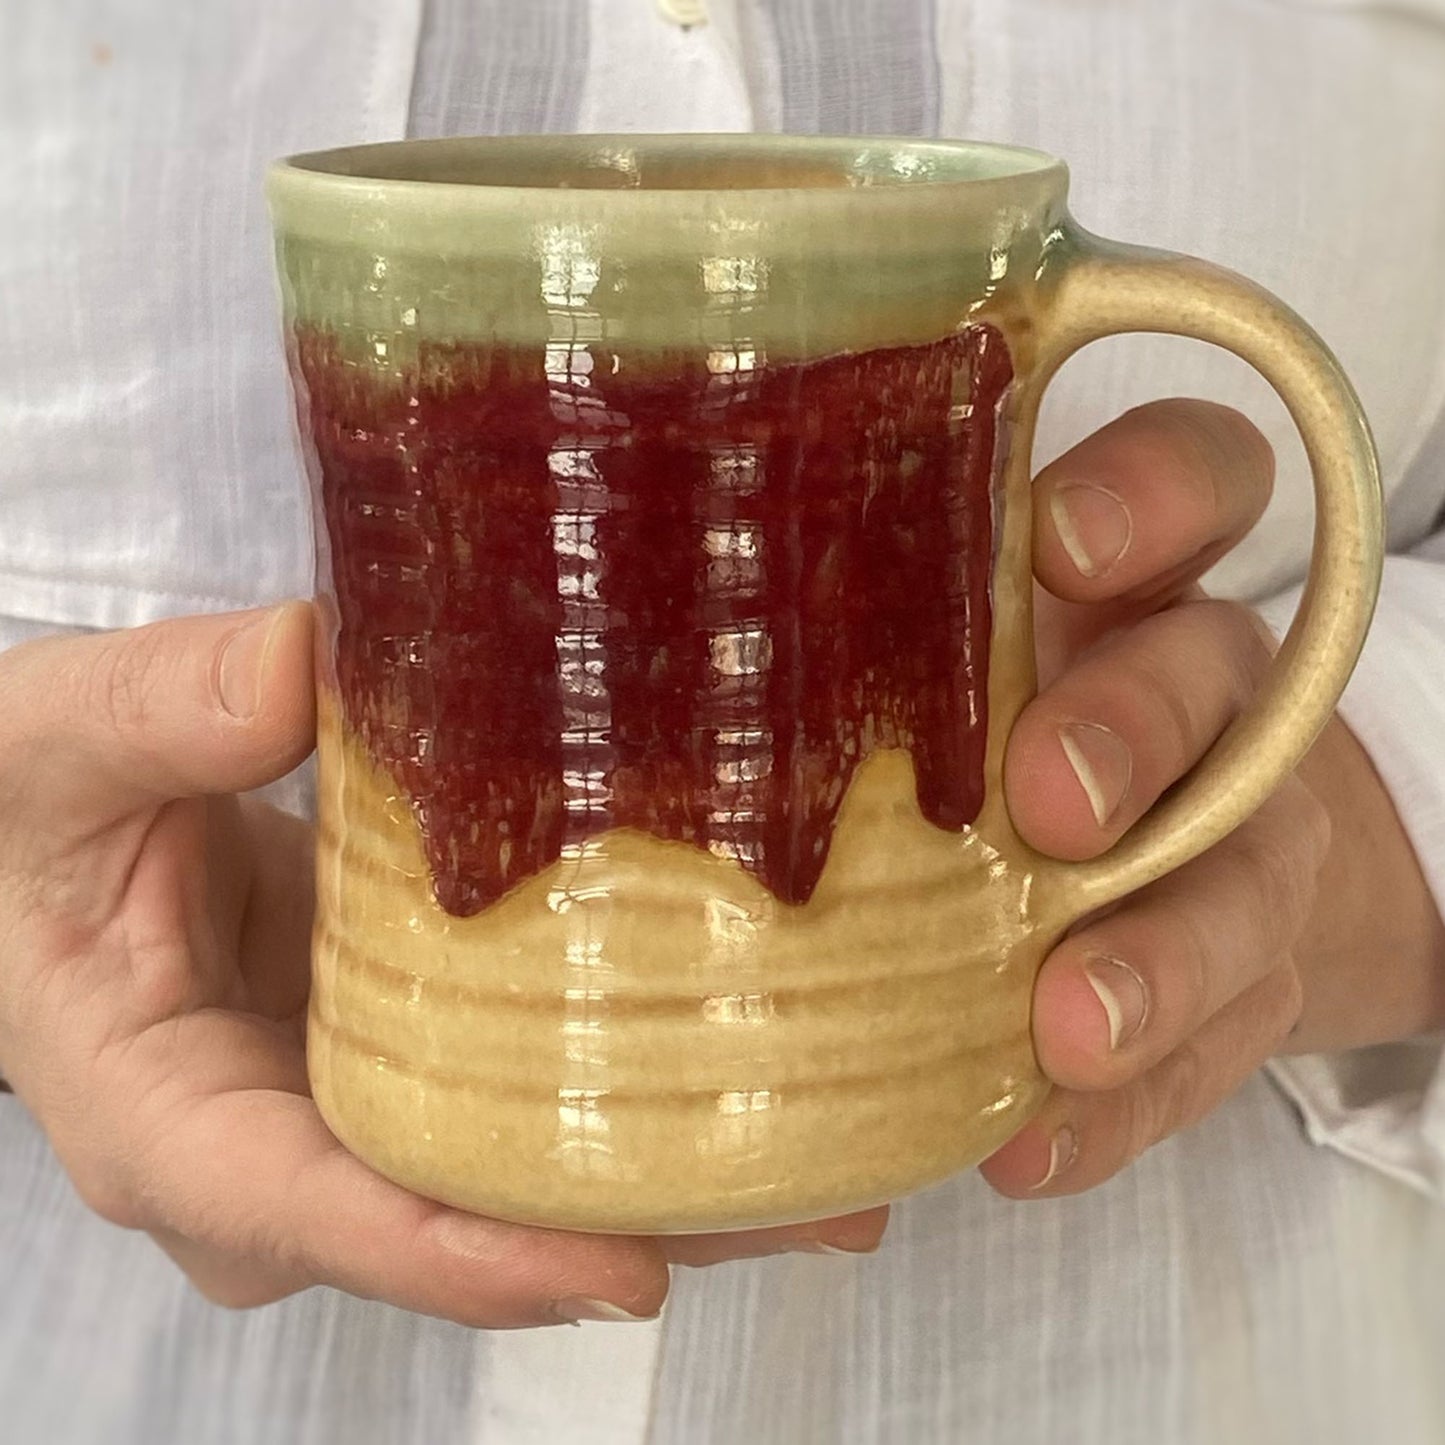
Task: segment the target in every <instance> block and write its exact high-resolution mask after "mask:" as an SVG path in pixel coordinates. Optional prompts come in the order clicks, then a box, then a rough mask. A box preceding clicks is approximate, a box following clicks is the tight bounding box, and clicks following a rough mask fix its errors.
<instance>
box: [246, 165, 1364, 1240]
mask: <svg viewBox="0 0 1445 1445" xmlns="http://www.w3.org/2000/svg"><path fill="white" fill-rule="evenodd" d="M1066 187H1067V172H1066V170H1065V168H1064V166H1063V165H1062V164H1060V163H1059V162H1058V161H1056V160H1053V159H1051V158H1050V157H1048V156H1045V155H1041V154H1038V153H1036V152H1033V151H1028V150H1022V149H1017V148H1008V147H1001V146H986V145H976V144H966V143H961V142H959V143H956V142H950V141H936V142H935V141H914V140H869V139H858V138H852V139H828V138H812V139H798V138H792V137H774V136H713V137H705V136H685V137H678V136H671V137H669V136H657V137H642V136H614V137H606V136H576V137H565V138H558V137H547V138H532V137H522V138H515V137H514V138H506V139H482V140H446V141H423V142H407V143H398V144H391V145H376V146H367V147H360V148H354V149H344V150H335V151H329V152H325V153H320V154H313V155H306V156H298V157H294V158H292V159H291V160H289V161H287V162H284V163H281V164H279V165H278V166H277V167H276V168H274V169H273V171H272V173H271V176H270V181H269V195H270V202H271V207H272V212H273V217H274V221H275V227H276V233H277V253H278V262H279V271H280V277H281V288H282V292H283V299H284V308H285V321H286V327H287V336H288V347H289V358H290V365H291V374H292V378H293V383H294V390H295V396H296V403H297V412H298V417H299V421H300V432H301V436H302V441H303V452H304V457H305V463H306V468H307V471H308V473H309V476H310V480H311V484H312V488H313V496H314V501H315V509H314V515H315V518H316V537H317V545H318V559H319V560H318V597H319V604H320V615H321V619H322V626H321V631H320V644H319V655H318V671H319V754H320V762H319V779H320V782H319V832H318V838H319V845H318V873H317V914H316V925H315V940H314V973H313V989H312V995H311V1006H310V1032H309V1060H310V1072H311V1081H312V1086H313V1089H314V1092H315V1096H316V1101H317V1104H318V1106H319V1107H320V1109H321V1112H322V1114H323V1115H324V1116H325V1118H326V1120H327V1122H328V1124H329V1125H330V1126H331V1128H332V1129H333V1130H334V1131H335V1133H336V1135H337V1136H338V1138H339V1139H341V1140H342V1141H343V1142H344V1143H345V1144H346V1145H347V1147H349V1148H350V1149H352V1150H353V1151H355V1153H356V1154H358V1155H359V1156H360V1157H361V1158H363V1159H365V1160H366V1161H368V1162H369V1163H370V1164H371V1165H373V1166H374V1167H375V1168H376V1169H378V1170H379V1171H380V1172H381V1173H383V1174H385V1175H387V1176H388V1177H389V1178H391V1179H394V1180H396V1181H398V1182H400V1183H402V1184H404V1185H406V1186H408V1187H409V1188H411V1189H413V1190H416V1191H417V1192H419V1193H421V1194H424V1195H427V1196H430V1197H432V1198H435V1199H439V1200H443V1201H445V1202H447V1203H449V1204H452V1205H457V1206H460V1207H463V1208H466V1209H471V1210H476V1211H478V1212H480V1213H483V1214H488V1215H494V1216H498V1217H501V1218H504V1219H510V1220H519V1221H524V1222H527V1223H532V1224H542V1225H553V1226H560V1227H566V1228H570V1229H581V1230H616V1231H646V1232H666V1231H683V1230H688V1231H691V1230H717V1229H730V1228H739V1227H744V1226H752V1225H764V1224H777V1223H782V1222H786V1221H795V1220H801V1219H804V1218H808V1217H813V1216H819V1215H824V1214H831V1213H836V1212H841V1211H844V1210H851V1209H856V1208H860V1207H863V1206H866V1205H871V1204H875V1203H879V1202H881V1201H885V1200H889V1199H893V1198H896V1197H898V1196H900V1195H903V1194H907V1193H908V1192H909V1191H911V1190H915V1189H918V1188H919V1187H921V1186H923V1185H927V1184H930V1183H933V1182H934V1181H937V1180H940V1179H942V1178H944V1177H945V1176H947V1175H949V1174H951V1173H953V1172H955V1171H956V1170H959V1169H962V1168H964V1167H965V1166H967V1165H970V1164H973V1163H975V1162H976V1161H978V1160H979V1159H981V1158H982V1157H984V1156H985V1155H987V1154H988V1153H990V1152H991V1151H992V1150H994V1149H995V1148H997V1147H998V1146H999V1145H1000V1144H1001V1143H1003V1141H1004V1140H1005V1139H1007V1138H1008V1137H1009V1136H1010V1135H1011V1134H1012V1133H1014V1132H1015V1131H1016V1130H1017V1129H1018V1128H1019V1127H1020V1126H1021V1125H1022V1124H1023V1123H1024V1122H1025V1121H1026V1120H1027V1119H1028V1117H1029V1115H1030V1113H1031V1112H1032V1111H1033V1110H1034V1109H1035V1108H1036V1107H1037V1105H1038V1104H1039V1103H1040V1101H1041V1100H1042V1099H1043V1097H1044V1095H1045V1093H1046V1091H1047V1088H1048V1085H1047V1083H1046V1081H1045V1079H1044V1078H1043V1076H1042V1075H1041V1073H1040V1071H1039V1068H1038V1065H1037V1063H1036V1061H1035V1058H1034V1053H1033V1049H1032V1047H1031V1043H1030V1032H1029V1006H1030V994H1031V991H1032V988H1033V983H1034V977H1035V974H1036V972H1037V969H1038V967H1039V964H1040V962H1041V961H1042V959H1043V957H1044V955H1045V954H1046V953H1047V951H1048V950H1049V948H1050V947H1051V946H1052V945H1053V944H1054V943H1055V942H1056V941H1057V940H1058V938H1059V937H1060V936H1061V934H1062V933H1063V932H1064V930H1065V929H1066V928H1067V927H1068V926H1069V925H1070V924H1071V923H1072V922H1073V921H1074V920H1076V919H1078V918H1079V917H1080V916H1081V915H1083V914H1085V913H1087V912H1089V911H1090V910H1093V909H1095V908H1098V907H1100V906H1101V905H1103V904H1107V903H1109V902H1110V901H1111V900H1114V899H1117V898H1119V897H1120V896H1122V895H1123V894H1125V893H1128V892H1130V891H1131V890H1133V889H1135V888H1138V887H1139V886H1140V885H1142V884H1144V883H1147V882H1149V881H1150V880H1151V879H1154V878H1157V877H1159V876H1160V875H1161V874H1163V873H1165V872H1166V871H1168V870H1169V869H1171V868H1174V867H1176V866H1178V865H1179V864H1181V863H1183V862H1184V861H1185V860H1187V859H1188V858H1191V857H1193V856H1194V855H1195V854H1197V853H1199V852H1201V851H1202V850H1203V849H1205V848H1207V847H1208V846H1209V845H1210V844H1212V843H1214V842H1216V841H1217V840H1218V839H1219V838H1221V837H1222V836H1224V834H1226V833H1227V832H1228V831H1229V830H1230V829H1231V828H1233V827H1235V826H1236V825H1237V824H1238V823H1239V822H1240V821H1241V820H1243V819H1244V818H1245V817H1246V816H1247V815H1248V814H1249V813H1250V812H1251V811H1252V810H1253V809H1254V808H1255V807H1256V806H1257V805H1258V804H1259V803H1260V802H1261V801H1262V800H1263V799H1264V798H1265V797H1266V796H1267V795H1268V793H1269V792H1270V791H1271V790H1272V789H1273V788H1274V787H1275V786H1276V785H1277V784H1278V783H1279V782H1280V781H1281V780H1282V779H1283V778H1284V777H1285V776H1286V775H1287V774H1288V773H1289V772H1290V770H1291V769H1292V768H1293V767H1294V766H1295V765H1296V763H1297V762H1298V761H1299V760H1300V758H1301V756H1302V755H1303V753H1304V752H1305V750H1306V749H1307V748H1308V746H1309V745H1310V743H1311V741H1312V740H1313V738H1314V737H1315V735H1316V733H1317V732H1318V730H1319V729H1320V728H1321V726H1322V725H1323V724H1324V722H1325V720H1326V718H1327V717H1328V716H1329V713H1330V711H1331V709H1332V707H1333V706H1334V703H1335V701H1336V698H1337V696H1338V694H1339V692H1340V690H1341V688H1342V687H1343V685H1344V682H1345V680H1346V677H1347V675H1348V673H1349V671H1350V668H1351V666H1352V665H1353V662H1354V660H1355V657H1356V655H1357V652H1358V649H1359V647H1360V645H1361V641H1362V638H1363V636H1364V632H1365V628H1366V625H1367V621H1368V617H1369V613H1370V609H1371V606H1372V602H1373V599H1374V594H1375V590H1376V585H1377V579H1378V572H1379V568H1380V558H1381V519H1380V497H1379V485H1378V478H1377V473H1376V464H1375V459H1374V455H1373V451H1372V447H1371V442H1370V438H1369V435H1368V431H1367V428H1366V424H1365V421H1364V419H1363V417H1362V415H1361V412H1360V408H1359V404H1358V402H1357V401H1356V399H1355V396H1354V394H1353V392H1352V391H1351V389H1350V386H1349V384H1348V382H1347V381H1346V379H1345V378H1344V376H1343V375H1342V374H1341V372H1340V370H1339V368H1338V366H1337V365H1336V363H1335V361H1334V360H1333V359H1332V358H1331V356H1330V355H1329V353H1328V352H1327V351H1326V349H1325V347H1324V346H1323V344H1322V343H1321V342H1320V341H1319V340H1318V339H1317V338H1316V337H1315V335H1314V334H1313V333H1312V332H1311V331H1309V330H1308V328H1307V327H1306V326H1305V325H1304V324H1303V323H1302V322H1301V321H1299V320H1298V319H1296V318H1295V317H1294V316H1293V315H1292V314H1291V313H1290V312H1289V311H1288V310H1287V309H1286V308H1285V307H1284V306H1283V305H1282V304H1281V303H1280V302H1278V301H1276V300H1275V299H1273V298H1272V297H1270V296H1269V295H1267V294H1266V293H1265V292H1263V291H1261V290H1260V289H1259V288H1258V287H1256V286H1254V285H1252V284H1251V283H1250V282H1248V281H1245V280H1242V279H1241V278H1239V277H1237V276H1235V275H1232V274H1230V273H1228V272H1225V271H1222V270H1220V269H1218V268H1216V267H1214V266H1211V265H1207V264H1205V263H1204V262H1201V261H1197V260H1191V259H1187V258H1184V257H1180V256H1174V255H1169V254H1165V253H1161V252H1156V251H1147V250H1140V249H1134V248H1128V247H1123V246H1120V245H1116V244H1113V243H1109V242H1105V241H1101V240H1099V239H1097V238H1096V237H1094V236H1091V235H1089V234H1087V233H1085V232H1084V231H1082V230H1081V229H1080V228H1079V227H1078V226H1076V225H1075V224H1074V222H1073V221H1072V220H1071V219H1070V217H1069V214H1068V211H1067V209H1066V206H1065V195H1066ZM1125 331H1160V332H1176V333H1180V334H1183V335H1188V336H1195V337H1200V338H1203V339H1204V340H1206V341H1210V342H1213V343H1215V344H1217V345H1220V346H1223V347H1225V348H1227V349H1229V350H1230V351H1233V352H1235V353H1236V354H1238V355H1239V356H1241V357H1243V358H1244V359H1245V360H1246V361H1249V362H1251V363H1252V364H1253V365H1254V366H1255V367H1257V368H1258V369H1259V371H1260V372H1261V373H1263V375H1264V376H1265V377H1266V378H1267V379H1268V380H1269V381H1270V382H1271V383H1272V384H1273V385H1274V386H1275V388H1276V389H1277V390H1278V391H1279V393H1280V395H1281V396H1282V397H1283V399H1284V401H1285V402H1286V404H1287V405H1288V407H1289V408H1290V411H1291V413H1292V414H1293V416H1294V419H1295V421H1296V423H1297V425H1298V427H1299V430H1300V433H1301V435H1302V437H1303V438H1304V442H1305V446H1306V449H1307V451H1308V454H1309V458H1310V462H1311V465H1312V467H1313V471H1314V481H1315V489H1316V500H1317V518H1318V520H1317V528H1316V545H1315V551H1314V558H1313V563H1312V568H1311V572H1310V580H1309V585H1308V587H1307V589H1306V593H1305V599H1304V603H1303V605H1302V607H1301V609H1300V615H1299V618H1298V620H1297V621H1296V623H1295V626H1294V628H1293V630H1292V631H1291V633H1290V635H1289V637H1288V639H1287V641H1286V642H1285V644H1284V646H1283V648H1282V650H1281V651H1280V654H1279V656H1278V658H1277V660H1276V661H1275V663H1274V666H1273V670H1272V671H1271V672H1270V674H1269V676H1268V679H1267V680H1266V683H1265V685H1264V687H1263V689H1262V691H1261V692H1260V694H1259V696H1258V697H1257V699H1256V700H1255V701H1254V703H1253V704H1252V706H1251V707H1250V708H1249V709H1248V710H1247V711H1246V712H1245V713H1244V714H1243V715H1242V716H1241V717H1240V718H1239V719H1238V720H1237V721H1236V722H1235V723H1234V724H1233V725H1232V726H1231V727H1230V728H1229V729H1228V730H1227V731H1226V732H1225V733H1224V735H1223V736H1222V737H1221V738H1220V739H1219V740H1218V741H1217V742H1216V744H1215V745H1214V747H1213V748H1212V749H1211V750H1210V752H1209V754H1208V755H1207V757H1205V758H1204V760H1203V761H1202V762H1201V763H1200V764H1199V766H1198V767H1197V768H1195V769H1194V771H1193V772H1192V773H1191V774H1190V775H1189V777H1188V778H1187V779H1185V780H1184V782H1183V783H1182V784H1181V785H1180V786H1179V787H1178V788H1176V789H1175V790H1173V791H1172V792H1171V793H1170V795H1169V796H1168V797H1167V798H1166V799H1165V800H1164V801H1163V802H1161V803H1160V804H1159V805H1158V806H1157V807H1156V808H1155V809H1154V810H1153V811H1152V812H1151V813H1150V814H1149V815H1148V816H1147V817H1145V818H1144V819H1143V820H1142V821H1141V822H1139V823H1138V824H1137V825H1136V826H1135V827H1134V828H1132V829H1131V830H1130V831H1129V833H1128V834H1127V835H1126V836H1125V837H1124V839H1123V840H1122V841H1121V842H1119V843H1118V844H1117V846H1115V847H1114V848H1113V849H1112V850H1111V851H1110V852H1109V853H1108V854H1106V855H1105V856H1104V857H1102V858H1099V859H1097V860H1095V861H1092V862H1085V863H1064V862H1058V861H1055V860H1052V859H1047V858H1044V857H1042V856H1040V855H1038V854H1036V853H1034V852H1032V851H1031V850H1030V849H1029V848H1027V847H1026V846H1025V845H1024V844H1023V843H1022V842H1021V841H1020V840H1019V838H1018V837H1017V835H1016V834H1015V832H1014V830H1013V828H1012V826H1011V824H1010V821H1009V816H1008V812H1007V810H1006V808H1005V805H1004V797H1003V789H1002V786H1001V772H1002V764H1003V756H1004V746H1005V742H1006V740H1007V737H1008V732H1009V728H1010V725H1011V724H1012V722H1013V720H1014V719H1015V717H1016V716H1017V715H1018V712H1019V710H1020V708H1021V707H1022V706H1023V704H1024V703H1025V702H1026V701H1027V699H1028V698H1029V697H1030V696H1031V694H1032V692H1033V690H1034V685H1035V680H1034V671H1033V667H1034V662H1033V658H1034V649H1033V638H1032V632H1031V620H1030V590H1031V570H1030V555H1029V545H1030V499H1029V488H1030V465H1029V463H1030V446H1031V440H1032V434H1033V429H1034V421H1035V417H1036V415H1037V412H1038V407H1039V401H1040V397H1041V395H1042V393H1043V390H1044V387H1045V385H1046V384H1047V382H1048V380H1049V378H1050V376H1051V375H1052V374H1053V373H1054V371H1055V370H1056V369H1057V368H1058V366H1059V365H1060V364H1061V363H1062V362H1063V361H1064V360H1065V358H1066V357H1068V356H1069V355H1070V354H1071V353H1072V352H1074V351H1075V350H1076V349H1077V348H1079V347H1080V346H1082V345H1084V344H1085V343H1086V342H1089V341H1091V340H1093V339H1095V338H1097V337H1101V336H1106V335H1112V334H1114V333H1117V332H1125Z"/></svg>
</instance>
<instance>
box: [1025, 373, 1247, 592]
mask: <svg viewBox="0 0 1445 1445" xmlns="http://www.w3.org/2000/svg"><path fill="white" fill-rule="evenodd" d="M1273 480H1274V454H1273V452H1272V451H1271V449H1270V445H1269V443H1268V442H1267V441H1266V440H1265V438H1264V436H1263V435H1262V434H1261V433H1260V431H1259V429H1258V428H1257V427H1255V426H1254V425H1253V423H1251V422H1250V421H1249V420H1247V419H1246V418H1245V417H1243V416H1241V415H1240V414H1239V413H1238V412H1237V411H1233V410H1231V409H1230V408H1229V407H1224V406H1218V405H1216V404H1214V403H1213V402H1207V401H1193V400H1189V399H1185V398H1175V399H1172V400H1168V401H1158V402H1152V403H1150V404H1149V405H1147V406H1141V407H1138V408H1136V409H1135V410H1134V411H1130V412H1127V413H1126V414H1125V415H1124V416H1121V417H1119V418H1118V419H1117V420H1116V421H1113V422H1111V423H1110V424H1109V425H1108V426H1105V427H1103V428H1102V429H1101V430H1099V431H1097V432H1095V433H1094V434H1093V435H1092V436H1090V437H1087V438H1085V440H1084V441H1082V442H1080V443H1079V444H1078V446H1076V447H1074V448H1072V450H1070V451H1068V452H1066V453H1064V455H1063V456H1061V457H1059V458H1058V459H1057V460H1055V461H1053V462H1051V463H1050V464H1049V465H1048V466H1046V467H1045V468H1044V469H1043V470H1042V471H1041V472H1040V473H1039V475H1038V477H1037V479H1036V480H1035V483H1034V571H1035V573H1036V575H1037V577H1038V579H1039V581H1040V582H1041V583H1042V584H1043V585H1044V586H1045V587H1046V588H1048V590H1049V591H1050V592H1052V593H1054V594H1055V595H1056V596H1058V597H1061V598H1065V599H1068V600H1070V601H1074V602H1101V601H1104V600H1106V599H1135V600H1137V599H1140V598H1144V597H1147V598H1148V599H1150V600H1151V601H1153V602H1155V603H1157V602H1158V601H1159V600H1161V598H1163V597H1164V596H1167V595H1171V594H1172V593H1175V592H1178V591H1180V590H1182V589H1183V588H1184V587H1186V586H1187V585H1188V584H1189V583H1190V582H1192V581H1194V580H1195V579H1197V578H1198V577H1199V576H1201V575H1202V574H1203V573H1204V572H1205V571H1206V570H1207V569H1208V568H1209V567H1210V566H1212V565H1213V563H1214V562H1216V561H1217V560H1218V559H1219V558H1220V557H1222V556H1223V555H1224V553H1225V552H1227V551H1228V550H1229V549H1230V547H1232V546H1233V545H1234V543H1235V542H1237V541H1238V540H1239V538H1240V537H1242V536H1243V535H1244V534H1245V532H1247V531H1248V530H1249V529H1250V527H1251V526H1253V525H1254V523H1255V521H1257V520H1258V518H1259V516H1260V514H1261V513H1262V512H1263V511H1264V508H1265V506H1266V504H1267V503H1268V501H1269V496H1270V490H1271V487H1272V485H1273Z"/></svg>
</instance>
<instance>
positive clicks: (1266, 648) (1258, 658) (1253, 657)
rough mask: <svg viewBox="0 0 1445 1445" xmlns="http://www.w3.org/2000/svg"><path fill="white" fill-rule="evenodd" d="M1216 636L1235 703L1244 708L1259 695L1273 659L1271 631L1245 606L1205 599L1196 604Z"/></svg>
mask: <svg viewBox="0 0 1445 1445" xmlns="http://www.w3.org/2000/svg"><path fill="white" fill-rule="evenodd" d="M1192 606H1193V608H1194V610H1196V611H1197V614H1198V615H1199V616H1200V617H1202V618H1203V619H1204V622H1205V624H1206V626H1207V627H1208V628H1209V630H1210V632H1211V634H1212V635H1213V638H1214V642H1215V648H1214V652H1215V655H1216V656H1217V657H1218V659H1219V661H1220V665H1221V667H1222V668H1223V669H1224V676H1225V680H1226V682H1227V684H1228V687H1229V695H1230V699H1231V701H1232V702H1233V703H1234V704H1235V705H1236V706H1243V705H1244V703H1246V702H1247V701H1248V700H1249V699H1250V698H1251V697H1252V696H1253V695H1254V693H1255V691H1256V689H1257V688H1258V687H1259V684H1260V682H1261V681H1262V680H1263V678H1264V674H1265V672H1266V671H1267V670H1268V668H1269V664H1270V659H1271V657H1272V656H1273V647H1272V639H1271V637H1270V634H1269V630H1268V629H1267V628H1266V627H1265V626H1264V623H1263V622H1262V621H1261V620H1260V619H1259V617H1258V616H1257V615H1256V614H1255V613H1254V612H1252V611H1251V610H1250V609H1249V608H1248V607H1246V606H1244V604H1243V603H1240V602H1233V601H1230V600H1229V599H1227V598H1223V597H1205V598H1201V599H1200V600H1199V601H1198V602H1196V603H1194V604H1192Z"/></svg>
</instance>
